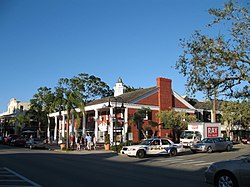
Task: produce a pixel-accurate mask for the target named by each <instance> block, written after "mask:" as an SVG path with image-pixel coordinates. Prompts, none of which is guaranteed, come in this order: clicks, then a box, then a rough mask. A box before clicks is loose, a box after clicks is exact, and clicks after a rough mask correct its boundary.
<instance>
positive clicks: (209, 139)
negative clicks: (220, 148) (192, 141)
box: [201, 138, 213, 143]
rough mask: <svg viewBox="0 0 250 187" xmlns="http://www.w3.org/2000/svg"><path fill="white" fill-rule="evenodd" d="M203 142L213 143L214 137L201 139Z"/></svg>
mask: <svg viewBox="0 0 250 187" xmlns="http://www.w3.org/2000/svg"><path fill="white" fill-rule="evenodd" d="M201 143H213V139H211V138H205V139H203V140H202V141H201Z"/></svg>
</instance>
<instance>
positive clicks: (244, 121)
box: [220, 101, 250, 137]
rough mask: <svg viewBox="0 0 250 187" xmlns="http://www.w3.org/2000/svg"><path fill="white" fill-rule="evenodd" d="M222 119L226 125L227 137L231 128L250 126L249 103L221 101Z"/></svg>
mask: <svg viewBox="0 0 250 187" xmlns="http://www.w3.org/2000/svg"><path fill="white" fill-rule="evenodd" d="M220 110H221V111H222V120H223V122H224V124H225V125H226V133H227V137H229V136H230V131H231V130H232V129H236V130H238V129H239V127H241V128H245V129H246V128H249V127H250V103H249V102H247V101H243V102H239V101H231V102H221V104H220Z"/></svg>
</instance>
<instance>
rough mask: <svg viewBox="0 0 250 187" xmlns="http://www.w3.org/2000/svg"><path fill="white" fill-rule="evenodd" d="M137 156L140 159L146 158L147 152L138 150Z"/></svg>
mask: <svg viewBox="0 0 250 187" xmlns="http://www.w3.org/2000/svg"><path fill="white" fill-rule="evenodd" d="M136 156H137V157H138V158H144V157H145V152H144V150H138V151H137V153H136Z"/></svg>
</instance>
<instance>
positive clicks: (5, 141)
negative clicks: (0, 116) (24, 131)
mask: <svg viewBox="0 0 250 187" xmlns="http://www.w3.org/2000/svg"><path fill="white" fill-rule="evenodd" d="M18 137H19V135H17V134H9V135H8V136H6V137H4V138H3V144H7V145H10V142H11V140H12V139H15V138H18Z"/></svg>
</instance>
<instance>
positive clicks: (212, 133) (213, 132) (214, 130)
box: [207, 127, 219, 137]
mask: <svg viewBox="0 0 250 187" xmlns="http://www.w3.org/2000/svg"><path fill="white" fill-rule="evenodd" d="M218 136H219V134H218V127H207V137H218Z"/></svg>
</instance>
